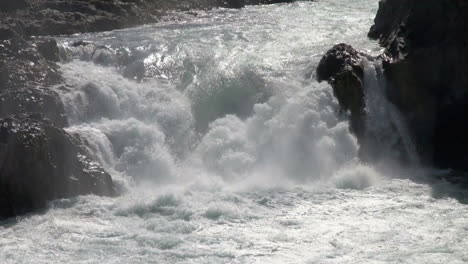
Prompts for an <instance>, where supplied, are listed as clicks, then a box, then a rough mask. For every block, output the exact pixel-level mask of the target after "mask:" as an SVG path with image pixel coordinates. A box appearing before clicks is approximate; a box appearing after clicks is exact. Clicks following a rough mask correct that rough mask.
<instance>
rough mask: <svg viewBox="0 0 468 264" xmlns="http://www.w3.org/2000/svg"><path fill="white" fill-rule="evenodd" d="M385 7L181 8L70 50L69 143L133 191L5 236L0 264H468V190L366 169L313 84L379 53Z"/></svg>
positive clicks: (72, 204) (365, 0)
mask: <svg viewBox="0 0 468 264" xmlns="http://www.w3.org/2000/svg"><path fill="white" fill-rule="evenodd" d="M376 8H377V0H355V1H348V0H321V1H316V2H297V3H293V4H284V5H271V6H256V7H248V8H245V9H242V10H225V9H220V10H213V11H209V12H190V13H182V14H177V13H176V14H173V16H171V17H170V18H169V19H168V20H167V22H161V23H158V24H154V25H146V26H142V27H138V28H131V29H126V30H119V31H113V32H106V33H96V34H85V35H76V36H71V37H67V38H62V39H60V41H61V43H62V44H63V46H64V50H65V52H66V53H67V54H68V55H69V56H70V59H71V60H70V62H68V63H64V64H63V65H62V71H63V73H64V76H65V78H66V80H67V83H68V85H67V86H66V87H61V88H60V90H61V94H62V99H63V101H64V103H65V105H66V108H67V112H68V114H69V119H70V123H71V126H70V127H69V128H67V130H68V131H69V132H70V133H76V134H79V135H80V136H81V137H82V138H84V139H86V141H87V142H88V148H89V152H90V154H92V155H94V156H95V158H96V159H98V160H99V161H100V162H101V164H102V165H103V166H104V167H106V168H107V169H108V171H110V172H111V174H112V175H113V178H114V179H115V181H116V182H117V184H118V185H119V187H120V188H121V190H122V195H121V196H120V197H117V198H103V197H95V196H85V197H78V198H74V199H64V200H60V201H55V202H53V203H51V205H50V207H51V209H50V210H48V211H47V212H46V213H44V214H39V215H32V216H28V217H25V218H22V219H18V222H17V223H15V224H11V225H4V226H0V259H1V263H54V262H56V263H66V262H68V263H467V262H468V252H467V250H466V249H467V248H468V206H467V205H465V204H463V203H461V202H460V201H466V199H465V200H464V199H463V198H464V197H466V194H465V193H464V192H463V191H457V190H455V189H454V188H453V187H451V186H450V185H447V184H444V183H443V182H433V184H432V185H428V184H425V183H424V182H425V181H424V180H423V179H424V174H425V172H424V171H423V170H414V169H412V170H406V171H404V170H402V169H396V168H394V167H392V166H391V165H390V164H383V165H380V166H377V167H374V168H373V167H371V166H367V165H363V164H360V163H359V161H358V159H357V151H358V145H357V142H356V140H355V138H354V137H353V136H352V135H351V134H350V133H349V131H348V123H347V121H346V120H345V119H344V118H342V117H339V115H338V112H339V111H338V105H337V102H336V100H335V99H334V97H333V94H332V91H331V88H330V87H329V86H328V85H326V84H318V83H317V82H316V81H315V76H314V75H315V68H316V66H317V64H318V61H319V60H320V58H321V56H322V55H323V53H324V52H325V51H326V50H327V49H328V48H330V47H331V46H332V45H333V44H336V43H339V42H346V43H349V44H352V45H353V46H355V47H356V48H359V49H361V50H366V51H367V52H370V53H374V54H376V53H378V52H379V51H380V49H379V48H378V46H377V44H376V43H374V42H371V41H368V40H367V39H366V33H367V31H368V28H369V27H370V25H371V24H372V19H373V17H374V14H375V12H376ZM78 40H85V41H88V42H92V43H95V44H96V45H97V46H100V45H105V46H106V47H107V48H99V49H97V50H95V48H90V46H89V45H88V46H78V47H73V45H72V43H73V42H75V41H78ZM117 53H118V54H120V55H119V56H117V55H115V54H117ZM122 54H127V56H126V57H125V56H122ZM119 58H120V59H119ZM122 58H126V59H122ZM142 69H145V71H142ZM372 70H373V68H372V67H371V68H368V69H367V71H366V75H369V76H370V77H369V78H367V77H366V79H369V80H371V79H372V78H371V77H372V76H373V73H372ZM124 76H126V77H128V78H126V77H124ZM374 79H375V76H374ZM376 82H377V80H374V81H373V83H374V84H372V83H371V84H368V85H367V88H368V89H370V88H372V86H373V85H375V83H376ZM380 95H381V93H380ZM374 97H375V98H376V99H375V100H376V101H375V102H374V104H372V105H373V106H374V107H377V108H378V107H385V105H387V104H388V103H385V104H380V103H378V102H381V101H382V98H379V93H375V92H374V93H372V96H370V97H369V98H374ZM379 100H380V101H379ZM370 105H371V104H370ZM372 111H373V112H376V111H375V109H373V110H372ZM376 113H383V114H382V115H380V114H379V115H377V116H376V117H375V118H374V119H373V120H372V122H373V124H375V129H378V127H382V129H381V130H382V133H384V132H388V131H385V130H386V127H387V126H386V125H385V122H389V121H388V120H381V119H385V118H388V117H390V119H393V120H396V119H398V113H395V111H394V110H392V108H391V107H386V108H385V109H379V111H377V112H376ZM379 117H380V118H379ZM379 122H381V123H380V124H379ZM399 123H401V122H400V121H398V122H397V124H396V125H397V126H398V124H399ZM402 127H404V126H402ZM400 130H402V129H400ZM403 130H404V129H403ZM403 134H404V133H403ZM400 136H401V135H400ZM403 136H404V135H403ZM406 141H408V139H407V140H406ZM407 145H410V144H407ZM411 179H413V180H411ZM415 179H418V180H417V181H415ZM452 197H457V198H459V199H458V200H457V199H454V198H452Z"/></svg>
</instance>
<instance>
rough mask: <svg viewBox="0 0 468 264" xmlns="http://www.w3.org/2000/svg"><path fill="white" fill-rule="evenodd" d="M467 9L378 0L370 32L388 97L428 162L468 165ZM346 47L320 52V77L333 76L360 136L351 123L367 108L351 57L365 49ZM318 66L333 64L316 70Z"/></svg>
mask: <svg viewBox="0 0 468 264" xmlns="http://www.w3.org/2000/svg"><path fill="white" fill-rule="evenodd" d="M467 15H468V2H466V1H455V0H428V1H425V2H424V4H421V2H420V1H417V0H383V1H380V4H379V10H378V13H377V16H376V18H375V24H374V25H373V26H372V28H371V30H370V32H369V37H371V38H374V39H378V40H379V43H380V45H381V46H382V47H384V48H385V52H384V53H383V54H382V55H381V56H379V57H378V58H377V59H379V60H381V61H382V65H383V76H384V78H385V80H386V82H387V85H386V96H387V99H388V100H389V101H390V102H391V103H392V104H393V105H395V106H396V108H397V109H398V110H399V112H400V113H401V114H402V116H403V118H404V121H405V123H406V125H407V126H408V129H409V133H410V136H411V137H412V139H413V143H414V145H415V148H416V152H417V154H418V155H419V156H420V158H421V161H422V162H423V163H424V164H426V165H433V166H436V167H440V168H454V169H468V151H467V149H468V138H467V137H466V136H465V135H466V134H467V133H468V122H466V120H465V117H466V116H468V108H466V107H465V105H467V104H468V77H467V76H468V34H467V33H468V16H467ZM343 47H346V46H341V49H337V48H334V49H332V50H331V51H329V52H328V53H327V55H325V57H324V59H323V60H322V63H321V66H320V67H319V70H318V77H319V80H327V81H329V82H330V83H331V84H332V86H333V87H334V91H335V95H336V96H337V98H338V100H339V102H340V105H341V106H342V107H343V108H344V109H345V110H346V109H349V110H350V111H351V127H352V129H353V131H354V132H355V133H356V134H357V136H358V139H359V138H360V133H362V131H360V130H359V129H356V127H358V126H357V125H356V123H360V120H362V119H364V120H365V116H364V115H365V112H362V111H361V112H359V109H361V107H362V101H363V100H362V97H361V96H360V95H361V94H360V93H359V92H355V91H358V90H359V89H358V88H357V87H359V80H361V79H360V78H359V73H360V72H361V71H360V70H359V69H357V70H356V67H354V66H353V65H354V64H355V63H354V61H358V60H359V57H362V58H363V57H365V56H366V55H365V54H362V53H361V54H357V53H353V52H351V51H349V50H347V49H346V48H343ZM343 51H344V52H343ZM355 55H357V56H355ZM328 57H331V58H328ZM344 58H345V59H344ZM335 64H338V65H344V66H339V67H338V68H337V67H336V66H334V65H335ZM321 68H325V69H327V70H328V69H332V71H331V73H321V71H322V72H323V71H324V70H323V69H321ZM343 69H344V70H343ZM343 75H344V76H348V78H343V77H342V76H343ZM340 91H342V92H340ZM343 91H344V92H343ZM352 92H355V93H354V94H353V93H352ZM356 95H359V96H356ZM343 97H344V98H343ZM353 109H354V110H353ZM363 130H365V127H363ZM361 143H362V142H361Z"/></svg>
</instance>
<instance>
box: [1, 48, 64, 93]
mask: <svg viewBox="0 0 468 264" xmlns="http://www.w3.org/2000/svg"><path fill="white" fill-rule="evenodd" d="M38 43H39V44H38ZM38 43H35V42H31V41H25V40H23V39H12V40H5V41H0V76H2V77H0V91H1V90H4V89H21V88H24V87H31V86H36V85H44V86H50V85H54V84H57V83H59V82H60V81H61V80H62V78H61V75H60V72H59V67H58V65H57V64H56V63H54V62H53V61H50V60H48V59H47V58H45V57H44V56H43V54H41V52H40V50H41V48H38V45H39V47H41V46H42V45H47V47H48V48H53V45H52V44H51V43H55V42H54V41H52V42H48V44H41V43H40V42H38ZM55 47H56V46H55ZM42 51H43V53H45V55H46V56H53V51H47V50H44V48H42Z"/></svg>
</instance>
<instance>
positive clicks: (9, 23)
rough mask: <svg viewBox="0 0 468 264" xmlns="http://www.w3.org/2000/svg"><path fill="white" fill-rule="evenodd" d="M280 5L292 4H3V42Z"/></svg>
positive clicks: (37, 0)
mask: <svg viewBox="0 0 468 264" xmlns="http://www.w3.org/2000/svg"><path fill="white" fill-rule="evenodd" d="M280 2H292V0H184V1H178V0H170V1H159V0H156V1H150V0H73V1H63V0H34V1H32V0H2V2H1V3H0V39H9V38H12V37H18V36H31V35H33V36H49V35H62V34H73V33H81V32H97V31H106V30H112V29H119V28H125V27H130V26H135V25H141V24H145V23H151V22H155V21H157V20H158V19H160V18H161V17H162V16H164V15H165V14H167V13H168V12H171V11H174V10H191V9H209V8H215V7H225V8H241V7H244V6H245V5H256V4H272V3H280Z"/></svg>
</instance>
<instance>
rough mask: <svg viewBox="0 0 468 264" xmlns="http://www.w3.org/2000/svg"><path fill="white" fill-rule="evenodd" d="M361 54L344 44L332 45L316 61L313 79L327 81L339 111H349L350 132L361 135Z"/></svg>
mask: <svg viewBox="0 0 468 264" xmlns="http://www.w3.org/2000/svg"><path fill="white" fill-rule="evenodd" d="M362 60H363V55H362V54H361V53H359V52H358V51H356V50H355V49H354V48H353V47H351V46H349V45H346V44H338V45H335V46H334V47H333V48H332V49H330V50H329V51H328V52H327V53H326V54H325V56H324V57H323V58H322V60H321V61H320V63H319V65H318V68H317V80H318V81H319V82H322V81H327V82H328V83H330V85H331V86H332V88H333V92H334V94H335V96H336V98H337V99H338V102H339V103H340V106H341V108H342V110H343V111H345V112H346V111H349V112H350V123H351V130H352V131H353V132H354V133H355V134H356V135H357V136H358V137H359V138H360V137H363V136H364V126H365V124H364V123H365V114H364V108H365V102H364V91H363V77H364V76H363V75H364V71H363V65H362Z"/></svg>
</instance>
